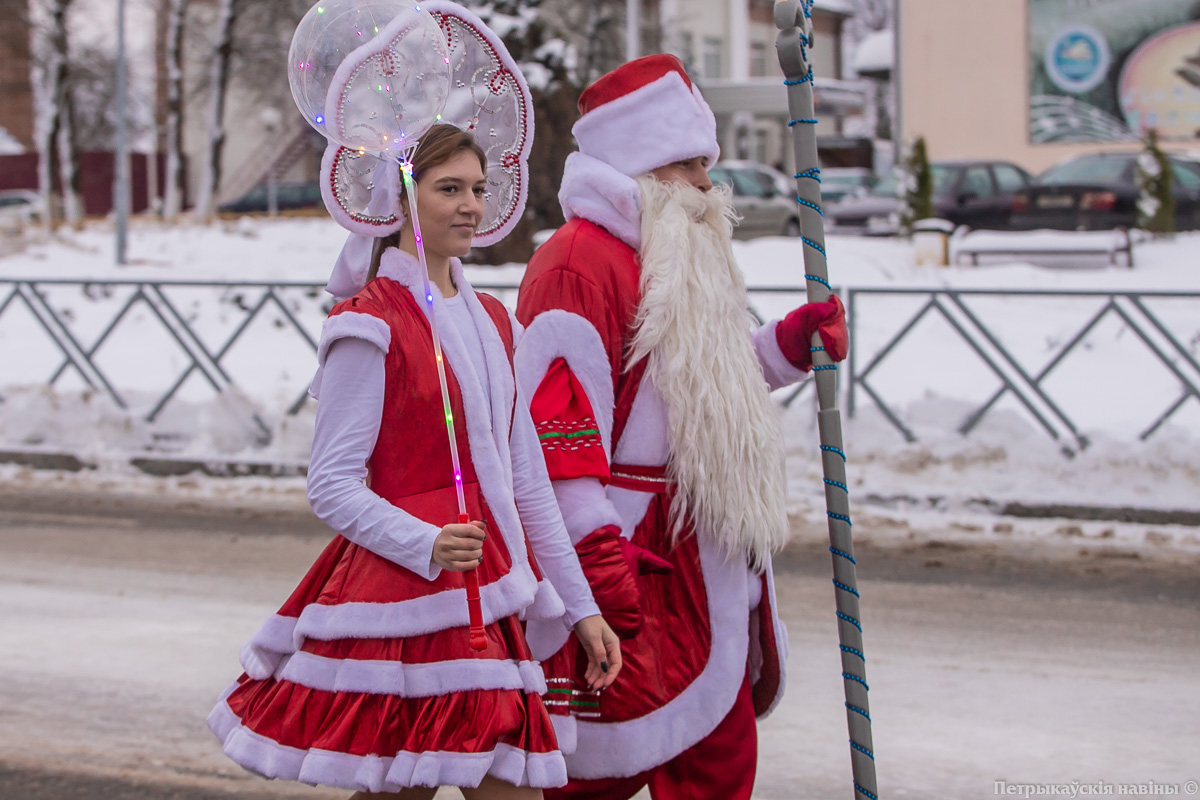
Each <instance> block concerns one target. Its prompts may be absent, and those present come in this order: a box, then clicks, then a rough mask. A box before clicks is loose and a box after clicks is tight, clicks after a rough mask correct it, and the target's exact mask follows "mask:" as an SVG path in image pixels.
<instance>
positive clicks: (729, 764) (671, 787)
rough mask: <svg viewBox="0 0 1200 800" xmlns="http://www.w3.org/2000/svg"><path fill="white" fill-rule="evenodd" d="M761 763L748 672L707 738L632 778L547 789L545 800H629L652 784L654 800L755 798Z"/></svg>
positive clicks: (570, 784)
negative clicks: (753, 794)
mask: <svg viewBox="0 0 1200 800" xmlns="http://www.w3.org/2000/svg"><path fill="white" fill-rule="evenodd" d="M757 766H758V728H757V727H756V723H755V720H754V702H753V700H752V699H751V697H750V675H749V674H748V673H747V675H746V679H745V681H743V682H742V688H741V691H739V692H738V695H737V699H736V700H734V702H733V708H732V709H730V711H729V713H728V714H727V715H726V716H725V719H723V720H721V722H720V724H719V725H717V727H716V728H715V729H714V730H713V732H712V733H710V734H709V735H708V736H706V737H704V738H703V739H701V740H700V741H699V742H696V744H694V745H692V746H691V747H689V748H688V749H687V750H684V751H683V752H682V753H680V754H679V755H677V756H675V758H673V759H671V760H670V761H668V762H667V763H665V764H660V765H659V766H657V767H654V768H653V769H650V770H647V771H646V772H643V773H641V774H640V775H634V776H633V777H632V778H602V779H600V780H594V781H584V780H572V781H571V782H570V783H568V784H567V785H566V786H564V787H562V788H560V789H545V790H544V791H543V796H544V797H545V800H629V798H631V797H633V796H634V795H635V794H637V793H638V792H639V791H641V789H642V787H643V786H646V785H649V786H650V796H651V797H653V798H654V800H750V795H751V792H752V790H753V789H754V774H755V770H756V769H757Z"/></svg>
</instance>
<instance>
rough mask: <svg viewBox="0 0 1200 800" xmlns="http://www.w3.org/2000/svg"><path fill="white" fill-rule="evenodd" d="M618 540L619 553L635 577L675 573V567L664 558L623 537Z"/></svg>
mask: <svg viewBox="0 0 1200 800" xmlns="http://www.w3.org/2000/svg"><path fill="white" fill-rule="evenodd" d="M620 539H621V552H622V553H623V554H624V555H625V560H626V561H627V562H628V563H629V569H630V570H632V571H633V573H634V574H635V575H670V574H671V573H672V572H674V571H675V565H674V564H672V563H671V562H670V561H667V560H666V559H665V558H659V557H658V556H656V555H654V553H651V552H650V551H649V550H647V549H646V548H644V547H638V546H637V545H636V544H634V543H633V542H631V541H629V540H628V539H626V538H625V537H624V536H621V537H620Z"/></svg>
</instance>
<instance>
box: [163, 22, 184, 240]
mask: <svg viewBox="0 0 1200 800" xmlns="http://www.w3.org/2000/svg"><path fill="white" fill-rule="evenodd" d="M187 8H188V0H167V55H166V62H167V63H166V68H167V119H166V126H167V129H166V137H165V138H166V148H167V166H166V168H167V174H166V197H165V198H164V201H163V215H164V216H165V217H166V219H167V221H168V222H174V221H175V220H177V219H178V218H179V212H180V211H182V210H183V206H184V183H183V155H182V154H183V30H184V22H185V21H186V18H187Z"/></svg>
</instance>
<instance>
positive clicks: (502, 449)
mask: <svg viewBox="0 0 1200 800" xmlns="http://www.w3.org/2000/svg"><path fill="white" fill-rule="evenodd" d="M412 165H413V177H414V178H415V180H416V185H417V190H418V191H417V195H418V197H419V199H420V209H419V214H420V222H421V234H422V237H423V243H424V248H425V254H426V261H427V265H428V277H429V280H430V283H431V285H432V286H433V287H434V288H432V289H431V295H432V297H433V300H432V303H433V306H434V310H435V314H434V318H435V319H437V321H438V326H439V327H438V331H439V333H440V336H441V340H442V346H443V350H444V357H445V362H446V363H445V367H446V378H447V383H448V388H449V400H450V414H451V416H452V423H453V426H454V433H455V436H456V438H457V441H458V448H459V454H460V459H461V470H462V472H461V475H462V483H463V489H464V495H465V498H466V504H467V510H468V512H469V516H470V518H471V519H472V520H474V521H473V522H472V523H471V524H454V523H451V524H447V523H448V522H449V521H450V520H454V519H457V516H458V500H457V494H456V490H455V476H454V470H453V467H452V461H451V454H450V446H449V441H448V438H447V429H446V416H445V415H446V412H445V410H444V407H443V400H442V395H441V389H440V384H439V381H438V373H437V366H438V365H437V363H436V360H435V355H434V346H433V339H432V331H431V328H430V320H429V317H428V316H427V315H426V312H425V310H424V309H425V307H426V302H427V299H428V298H427V297H426V295H425V290H424V288H423V286H424V276H423V275H422V272H421V265H420V262H419V260H418V258H417V255H416V253H417V242H416V237H415V236H414V233H413V228H412V225H411V224H410V223H408V224H405V226H404V227H403V228H402V229H401V230H400V232H399V233H398V234H395V235H393V236H392V237H388V238H387V239H380V240H378V241H377V242H376V244H375V249H374V253H373V255H372V264H371V270H370V272H369V274H368V281H369V282H368V283H367V285H366V286H365V287H363V288H362V289H361V290H360V291H358V293H357V294H355V295H354V296H353V297H350V298H349V299H347V300H345V301H343V302H341V303H339V304H338V305H336V306H335V307H334V308H333V311H332V312H331V313H330V316H329V318H328V319H327V320H326V322H325V326H324V329H323V332H322V336H321V342H320V346H319V351H318V362H319V365H320V366H319V369H318V372H317V376H316V378H315V379H314V381H313V387H312V393H313V395H314V396H317V397H319V399H320V405H319V407H318V410H317V419H316V429H315V433H314V437H313V446H312V455H311V461H310V467H309V470H310V471H309V478H308V496H309V500H310V502H311V504H312V508H313V511H314V513H315V514H316V515H317V516H318V517H319V518H321V519H322V520H323V521H324V522H326V523H327V524H328V525H329V526H330V527H331V528H332V529H333V530H334V531H336V532H337V534H338V535H337V536H336V537H335V538H334V539H333V541H332V542H331V543H330V544H329V546H328V547H327V548H326V549H325V551H324V552H323V553H322V555H321V556H320V557H319V558H318V559H317V561H316V563H314V564H313V566H312V568H311V569H310V570H309V572H308V574H307V575H306V576H305V577H304V579H303V580H302V581H301V582H300V585H299V586H298V587H297V588H296V590H295V591H294V592H293V594H292V596H291V597H290V598H289V599H288V600H287V602H285V603H284V605H283V606H282V608H280V610H279V611H278V613H277V614H275V615H274V616H272V617H271V618H270V619H268V620H267V622H266V623H265V624H264V625H263V626H262V628H260V629H259V631H258V632H257V633H255V634H254V636H253V637H252V638H251V639H250V641H249V642H247V644H246V645H245V646H244V647H243V649H242V654H241V662H242V667H243V669H244V670H245V674H243V675H242V676H241V678H239V679H238V681H237V682H235V683H234V684H233V685H232V686H231V687H229V689H228V690H227V691H226V692H225V694H224V695H223V696H222V698H221V700H220V702H219V703H218V704H217V706H216V708H215V709H213V711H212V713H211V714H210V715H209V717H208V724H209V727H210V728H211V729H212V730H213V732H214V733H215V734H216V735H217V736H218V738H220V739H221V741H222V743H223V746H224V751H225V753H226V754H227V755H228V756H229V757H230V758H232V759H233V760H234V761H236V762H237V763H239V764H241V765H242V766H243V767H245V768H247V769H249V770H251V771H253V772H256V773H258V774H260V775H263V776H266V777H269V778H284V779H289V780H298V781H302V782H304V783H309V784H319V785H327V786H337V787H342V788H346V789H351V790H356V792H357V794H355V795H354V797H364V798H365V797H394V798H405V799H406V800H407V799H408V798H413V799H414V800H415V799H417V798H432V797H433V796H434V793H435V792H436V787H438V786H458V787H462V791H463V794H464V796H465V797H466V798H468V800H474V798H521V799H522V800H524V799H525V798H540V797H541V787H551V786H560V785H562V784H564V783H565V782H566V779H567V775H566V768H565V765H564V762H563V757H562V755H561V753H560V752H559V749H558V744H557V741H556V739H555V735H554V731H553V728H552V727H551V724H550V719H549V717H548V715H547V712H546V709H545V707H544V706H543V702H542V699H541V697H540V696H541V695H542V694H543V693H545V692H546V683H545V679H544V677H543V675H542V670H541V668H540V666H539V664H538V662H537V661H536V660H534V656H533V655H532V654H531V652H530V649H529V646H528V644H527V643H526V640H525V636H524V632H523V626H522V620H523V619H546V618H555V617H560V618H563V619H564V621H565V623H566V624H567V625H570V626H572V627H573V628H574V631H575V633H576V634H577V635H578V637H579V638H580V640H581V641H583V642H584V643H585V647H586V650H587V653H588V656H589V663H588V669H587V680H588V682H589V683H590V684H591V686H592V687H593V688H596V689H601V688H605V687H607V686H609V685H610V684H611V683H612V681H613V680H614V679H615V677H616V675H617V672H618V670H619V669H620V664H621V656H620V651H619V647H618V644H617V639H616V637H615V636H614V635H613V633H612V631H611V630H610V629H609V627H608V625H607V624H606V623H605V622H604V620H603V619H602V618H601V617H600V616H599V612H598V609H597V607H596V604H595V603H594V601H593V600H592V596H591V592H590V590H589V589H588V585H587V581H586V580H585V578H584V576H583V574H582V572H581V570H580V568H579V564H578V561H577V560H576V557H575V555H574V550H573V549H572V547H571V544H570V540H569V538H568V536H567V532H566V530H565V529H564V527H563V523H562V519H561V517H560V516H559V512H558V506H557V503H556V500H555V496H554V493H553V490H552V489H551V486H550V483H549V481H548V478H547V474H546V468H545V464H544V462H543V460H542V455H541V448H540V446H539V442H538V437H537V434H536V432H535V430H534V427H533V423H532V421H531V420H530V417H529V412H528V403H527V402H525V401H524V399H523V398H518V396H517V389H516V382H515V380H514V378H513V370H512V353H513V348H514V346H515V343H516V341H517V340H518V339H519V337H520V335H521V327H520V325H519V324H518V323H517V322H516V321H515V319H514V318H513V317H512V316H511V315H510V314H509V312H508V311H507V310H506V309H505V308H504V307H503V306H502V305H501V304H500V302H499V301H497V300H495V299H494V298H492V297H489V296H487V295H483V294H477V293H475V292H474V291H473V290H472V289H471V287H470V286H469V285H468V284H467V282H466V281H465V280H464V279H463V272H462V264H461V262H460V261H459V260H458V257H459V256H462V255H464V254H466V252H467V251H468V249H469V248H470V246H471V241H472V237H473V236H474V234H475V231H476V228H477V227H478V226H479V224H480V219H481V217H482V215H483V207H484V203H483V197H484V192H485V190H486V182H485V178H484V174H485V172H484V171H485V168H486V166H487V164H486V159H485V156H484V152H483V151H482V150H481V149H480V148H479V147H478V145H477V144H476V143H475V141H474V140H473V139H472V138H471V136H470V135H469V134H467V133H464V132H463V131H461V130H459V129H458V128H455V127H453V126H450V125H437V126H435V127H434V128H432V129H431V130H430V131H429V132H428V133H427V134H425V136H423V137H422V140H421V144H420V145H419V147H418V148H417V150H416V152H415V153H414V155H413V158H412ZM407 202H408V201H407V198H405V197H404V195H403V193H401V208H402V209H403V210H404V211H405V213H406V214H407V210H408V205H407ZM368 487H369V488H368ZM471 569H474V570H475V571H476V574H477V575H478V579H479V585H480V595H481V598H482V601H481V602H482V610H483V621H484V624H485V631H486V635H487V647H486V649H484V650H482V651H476V650H473V649H471V647H470V643H469V635H468V628H467V625H468V612H467V602H466V599H465V588H464V578H463V573H464V572H465V571H466V570H471ZM543 576H545V578H548V579H549V581H547V580H546V579H545V578H544V577H543Z"/></svg>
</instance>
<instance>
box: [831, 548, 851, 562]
mask: <svg viewBox="0 0 1200 800" xmlns="http://www.w3.org/2000/svg"><path fill="white" fill-rule="evenodd" d="M829 552H831V553H833V554H834V555H835V556H838V557H839V558H844V559H846V560H847V561H849V562H850V563H851V564H857V563H858V562H857V561H855V560H854V556H852V555H850V554H849V553H846V552H843V551H841V550H838V549H837V548H836V547H830V548H829Z"/></svg>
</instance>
